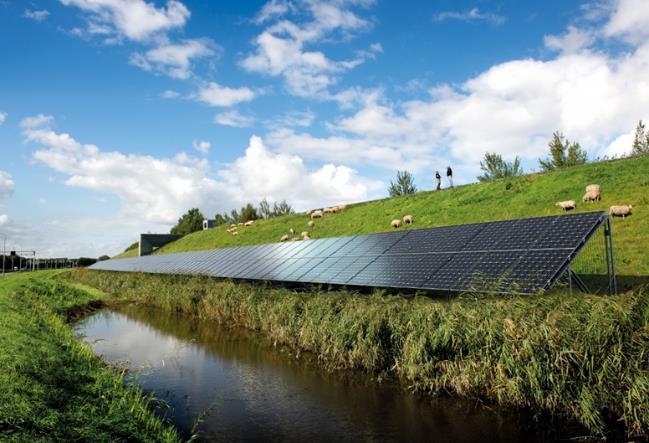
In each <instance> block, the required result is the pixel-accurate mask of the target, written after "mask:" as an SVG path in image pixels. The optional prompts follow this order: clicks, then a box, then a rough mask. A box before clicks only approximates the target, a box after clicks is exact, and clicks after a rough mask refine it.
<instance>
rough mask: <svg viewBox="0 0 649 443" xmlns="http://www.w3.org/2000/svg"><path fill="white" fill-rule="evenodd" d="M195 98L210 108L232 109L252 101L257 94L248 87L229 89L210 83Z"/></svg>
mask: <svg viewBox="0 0 649 443" xmlns="http://www.w3.org/2000/svg"><path fill="white" fill-rule="evenodd" d="M193 98H194V99H195V100H197V101H200V102H202V103H205V104H207V105H209V106H214V107H230V106H233V105H236V104H238V103H243V102H249V101H251V100H252V99H253V98H255V92H254V91H253V90H252V89H250V88H247V87H241V88H229V87H227V86H222V85H220V84H218V83H216V82H210V83H208V84H207V85H205V86H203V87H202V88H200V89H199V90H198V92H196V94H194V96H193Z"/></svg>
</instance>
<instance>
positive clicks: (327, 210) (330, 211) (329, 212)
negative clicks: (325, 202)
mask: <svg viewBox="0 0 649 443" xmlns="http://www.w3.org/2000/svg"><path fill="white" fill-rule="evenodd" d="M322 212H324V213H325V214H333V213H334V212H335V211H334V208H324V209H323V210H322Z"/></svg>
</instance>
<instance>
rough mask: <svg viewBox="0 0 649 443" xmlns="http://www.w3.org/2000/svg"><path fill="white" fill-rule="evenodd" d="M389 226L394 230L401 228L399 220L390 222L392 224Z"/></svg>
mask: <svg viewBox="0 0 649 443" xmlns="http://www.w3.org/2000/svg"><path fill="white" fill-rule="evenodd" d="M390 226H392V227H393V228H395V229H398V228H400V227H401V220H399V219H398V218H397V219H394V220H392V222H391V223H390Z"/></svg>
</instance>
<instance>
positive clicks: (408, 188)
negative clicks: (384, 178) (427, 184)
mask: <svg viewBox="0 0 649 443" xmlns="http://www.w3.org/2000/svg"><path fill="white" fill-rule="evenodd" d="M415 192H417V186H415V178H414V177H413V175H412V174H411V173H410V172H408V171H397V178H396V181H394V182H393V181H390V186H389V187H388V193H389V194H390V197H398V196H400V195H407V194H414V193H415Z"/></svg>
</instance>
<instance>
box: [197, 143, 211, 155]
mask: <svg viewBox="0 0 649 443" xmlns="http://www.w3.org/2000/svg"><path fill="white" fill-rule="evenodd" d="M192 146H194V149H195V150H197V151H198V152H200V153H203V154H207V153H208V152H210V148H211V147H212V144H211V143H210V142H208V141H204V140H194V141H193V142H192Z"/></svg>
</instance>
